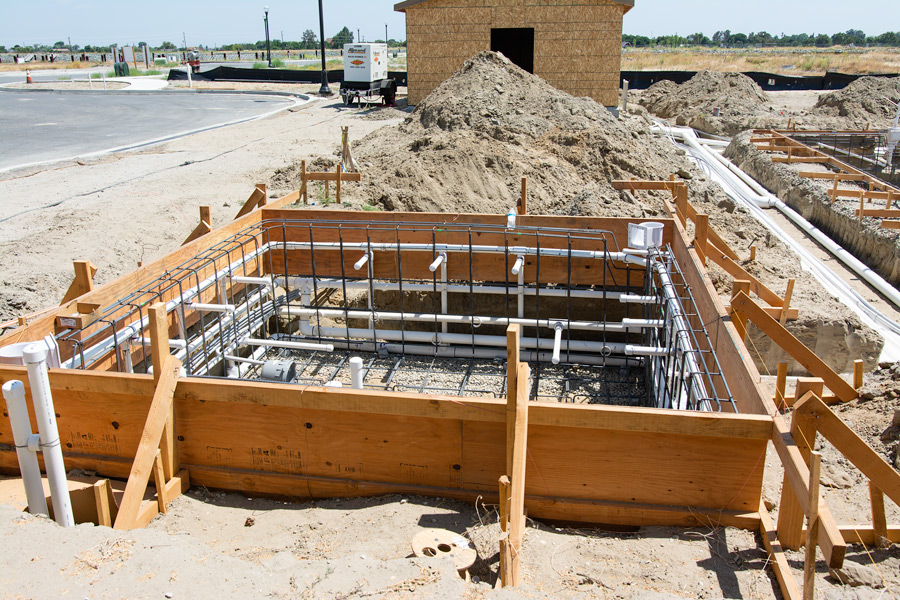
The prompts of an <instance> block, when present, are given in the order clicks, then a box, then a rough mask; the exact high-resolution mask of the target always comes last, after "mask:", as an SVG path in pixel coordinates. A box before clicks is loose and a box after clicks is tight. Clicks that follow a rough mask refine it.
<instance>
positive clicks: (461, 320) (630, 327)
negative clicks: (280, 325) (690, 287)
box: [278, 307, 665, 333]
mask: <svg viewBox="0 0 900 600" xmlns="http://www.w3.org/2000/svg"><path fill="white" fill-rule="evenodd" d="M278 314H279V315H280V316H282V317H285V316H288V315H291V316H298V317H327V318H344V317H345V318H348V319H375V320H376V321H411V322H417V323H453V324H456V325H473V326H474V327H480V326H482V325H502V326H507V327H508V326H509V325H524V326H526V327H530V326H536V327H550V328H554V327H556V325H557V324H558V323H560V321H559V319H519V318H516V317H512V318H507V317H488V316H478V315H476V316H469V315H447V314H440V315H438V314H434V313H400V312H382V311H370V310H358V309H357V310H350V311H345V310H343V309H339V308H302V307H282V308H281V309H279V311H278ZM664 325H665V323H664V322H663V321H662V320H658V319H657V320H654V319H622V321H621V322H603V321H568V322H567V323H566V327H567V328H569V329H577V330H582V331H597V330H601V331H602V330H606V331H610V332H616V333H628V332H632V331H641V330H643V329H648V328H659V327H663V326H664Z"/></svg>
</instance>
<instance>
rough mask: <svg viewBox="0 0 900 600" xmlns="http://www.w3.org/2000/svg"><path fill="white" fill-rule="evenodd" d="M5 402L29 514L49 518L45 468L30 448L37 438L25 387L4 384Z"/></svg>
mask: <svg viewBox="0 0 900 600" xmlns="http://www.w3.org/2000/svg"><path fill="white" fill-rule="evenodd" d="M3 398H4V399H5V400H6V411H7V413H8V414H9V423H10V425H11V426H12V434H13V442H14V443H15V445H16V457H17V458H18V459H19V471H20V472H21V473H22V483H24V484H25V498H26V499H27V500H28V512H30V513H31V514H33V515H44V516H48V515H49V514H50V512H49V511H48V510H47V498H46V497H45V496H44V484H43V482H42V480H41V466H40V465H39V464H38V459H37V453H36V452H35V451H33V450H31V449H29V446H30V445H33V443H32V444H29V438H30V437H31V436H32V435H33V434H32V433H31V422H30V421H29V419H28V405H27V404H26V403H25V386H24V385H23V384H22V382H21V381H17V380H12V381H7V382H6V383H4V384H3Z"/></svg>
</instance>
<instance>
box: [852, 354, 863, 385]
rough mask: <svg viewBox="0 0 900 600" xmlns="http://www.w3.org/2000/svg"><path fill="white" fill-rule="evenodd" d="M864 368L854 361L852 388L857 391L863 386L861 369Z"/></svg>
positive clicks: (860, 363) (861, 362)
mask: <svg viewBox="0 0 900 600" xmlns="http://www.w3.org/2000/svg"><path fill="white" fill-rule="evenodd" d="M864 367H865V363H864V362H863V361H862V360H860V359H856V360H854V361H853V387H855V388H856V389H859V388H861V387H862V386H863V368H864Z"/></svg>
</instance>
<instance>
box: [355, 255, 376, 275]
mask: <svg viewBox="0 0 900 600" xmlns="http://www.w3.org/2000/svg"><path fill="white" fill-rule="evenodd" d="M371 254H372V253H371V252H366V253H365V254H363V255H362V258H360V259H359V260H358V261H356V262H355V263H353V268H354V269H355V270H357V271H359V270H360V269H362V268H363V267H364V266H366V263H367V262H369V259H370V258H371Z"/></svg>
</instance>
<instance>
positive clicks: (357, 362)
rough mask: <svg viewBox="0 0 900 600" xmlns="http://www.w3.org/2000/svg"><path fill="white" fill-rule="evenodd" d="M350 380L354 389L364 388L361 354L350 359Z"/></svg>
mask: <svg viewBox="0 0 900 600" xmlns="http://www.w3.org/2000/svg"><path fill="white" fill-rule="evenodd" d="M350 381H351V387H352V388H353V389H354V390H361V389H363V359H362V358H360V357H359V356H354V357H353V358H351V359H350Z"/></svg>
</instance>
